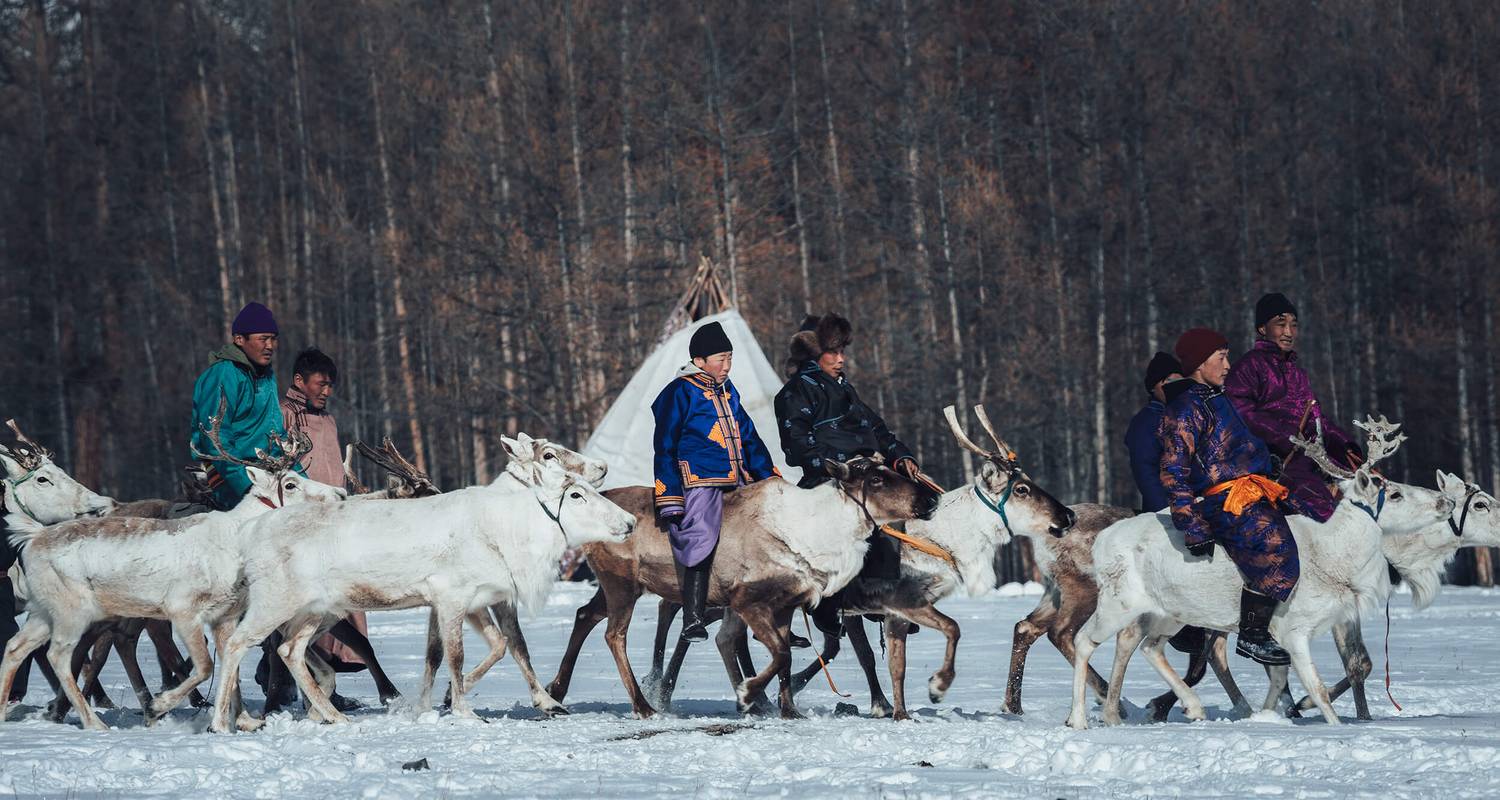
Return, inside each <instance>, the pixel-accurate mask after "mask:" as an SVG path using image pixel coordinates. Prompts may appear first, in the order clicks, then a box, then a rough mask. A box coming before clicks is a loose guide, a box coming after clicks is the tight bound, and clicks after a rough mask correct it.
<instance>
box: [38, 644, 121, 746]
mask: <svg viewBox="0 0 1500 800" xmlns="http://www.w3.org/2000/svg"><path fill="white" fill-rule="evenodd" d="M86 630H87V626H81V625H76V624H72V623H61V624H57V625H55V626H54V627H53V629H52V643H51V644H50V645H49V646H48V647H47V661H48V662H50V663H51V664H52V669H53V671H55V672H56V673H57V678H58V682H59V683H61V684H62V690H63V694H64V696H66V697H67V698H68V701H69V702H71V703H72V704H73V707H74V708H76V709H78V718H79V720H80V721H82V723H83V727H84V728H86V729H88V730H95V731H103V730H109V728H108V726H106V725H105V724H104V723H103V722H101V721H100V720H99V717H98V716H97V715H96V714H94V709H92V708H90V707H89V704H88V700H87V699H85V698H84V696H83V690H82V689H80V688H78V683H77V681H75V680H74V678H73V671H72V665H73V653H74V651H75V650H76V649H77V648H78V642H79V640H80V639H82V638H83V636H84V634H85V631H86Z"/></svg>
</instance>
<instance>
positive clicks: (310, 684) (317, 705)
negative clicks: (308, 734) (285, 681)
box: [276, 614, 349, 723]
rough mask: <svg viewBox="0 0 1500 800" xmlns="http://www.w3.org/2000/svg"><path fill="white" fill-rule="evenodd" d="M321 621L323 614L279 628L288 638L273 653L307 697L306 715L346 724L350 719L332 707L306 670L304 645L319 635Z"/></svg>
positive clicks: (303, 617) (296, 619)
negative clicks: (316, 715)
mask: <svg viewBox="0 0 1500 800" xmlns="http://www.w3.org/2000/svg"><path fill="white" fill-rule="evenodd" d="M322 622H323V615H322V614H303V615H301V616H299V617H296V618H294V619H293V620H292V621H291V622H289V623H287V624H286V625H285V626H284V627H283V628H282V630H283V631H285V632H286V633H287V634H288V635H287V636H285V637H283V639H282V641H281V645H280V646H279V647H277V648H276V654H277V655H279V656H281V660H282V661H283V662H285V663H286V667H287V670H288V671H290V672H291V673H292V679H293V680H295V681H296V682H297V686H298V688H300V689H301V690H302V696H303V697H305V698H307V705H308V708H309V712H312V711H316V712H317V714H318V716H319V717H321V719H322V721H323V722H329V723H339V722H348V721H349V718H348V717H346V716H344V714H343V712H341V711H339V710H338V709H337V708H334V707H333V702H332V701H330V700H329V699H328V695H327V694H325V693H324V692H323V687H321V686H319V685H318V681H317V679H316V678H314V677H313V674H312V672H311V671H310V670H308V668H307V646H308V645H309V644H311V643H312V640H313V637H315V636H317V635H318V628H319V627H320V625H321V624H322ZM309 716H311V713H309Z"/></svg>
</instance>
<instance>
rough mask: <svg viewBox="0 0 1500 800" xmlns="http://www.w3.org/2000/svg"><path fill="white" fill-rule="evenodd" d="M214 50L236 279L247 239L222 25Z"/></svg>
mask: <svg viewBox="0 0 1500 800" xmlns="http://www.w3.org/2000/svg"><path fill="white" fill-rule="evenodd" d="M214 50H215V53H216V55H215V59H216V62H215V63H216V64H217V67H218V68H217V69H216V70H215V71H214V79H215V81H216V82H217V83H218V89H219V92H218V94H219V121H220V124H219V149H220V150H221V151H223V154H224V199H225V201H226V205H227V206H228V210H229V243H230V245H231V252H230V256H231V261H230V264H231V267H232V268H233V270H234V271H235V272H236V273H237V274H236V279H237V280H243V278H244V275H245V243H244V241H245V240H244V236H243V234H242V232H241V230H240V200H239V195H240V185H239V166H238V164H237V160H236V158H235V152H234V126H233V125H231V124H230V121H229V119H230V118H229V108H230V106H229V90H228V89H226V88H225V86H224V42H223V37H222V36H221V35H220V32H219V26H218V25H214Z"/></svg>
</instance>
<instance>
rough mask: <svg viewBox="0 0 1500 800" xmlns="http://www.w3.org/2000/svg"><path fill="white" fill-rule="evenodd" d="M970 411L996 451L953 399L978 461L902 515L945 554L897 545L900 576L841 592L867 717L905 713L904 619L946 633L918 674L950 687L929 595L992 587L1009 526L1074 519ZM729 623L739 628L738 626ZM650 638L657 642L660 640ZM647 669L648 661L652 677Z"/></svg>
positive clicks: (811, 671)
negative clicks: (926, 506)
mask: <svg viewBox="0 0 1500 800" xmlns="http://www.w3.org/2000/svg"><path fill="white" fill-rule="evenodd" d="M974 413H975V415H976V416H978V418H979V422H980V424H981V425H982V426H983V427H984V430H985V432H986V433H987V434H989V436H990V439H991V440H992V441H993V442H994V443H995V448H996V449H994V450H990V449H987V448H984V447H980V446H979V445H977V444H975V443H974V441H973V440H972V439H970V438H969V437H968V435H967V434H965V433H964V431H963V428H962V426H961V425H960V424H959V421H958V415H957V412H956V411H955V410H954V407H953V406H948V407H947V408H945V409H943V415H944V416H945V417H946V418H947V420H948V427H949V429H950V430H951V431H952V433H953V436H954V438H955V439H957V441H958V443H959V445H960V446H962V447H963V448H964V449H966V450H969V451H971V452H973V453H975V454H977V455H978V456H979V457H980V458H981V459H983V460H984V463H983V465H982V466H981V468H980V471H979V474H978V475H977V476H976V477H975V478H974V480H973V481H972V482H971V483H969V484H966V485H964V486H962V487H960V488H958V489H955V490H953V491H950V492H947V493H945V494H944V495H943V496H942V499H941V500H940V501H939V503H938V508H937V511H936V512H934V513H933V515H932V519H930V520H913V521H910V522H908V523H906V533H908V534H911V535H913V536H915V537H917V538H919V539H923V540H926V541H928V542H932V543H934V544H936V545H937V547H938V548H939V551H938V552H941V553H946V554H948V556H950V557H951V561H950V560H949V558H944V557H943V556H940V555H934V554H932V553H928V552H923V551H922V550H919V549H916V548H913V547H907V548H902V553H901V577H900V578H899V579H897V580H872V579H866V578H856V579H855V580H854V581H853V582H852V583H851V584H850V585H851V586H852V587H853V588H854V591H853V592H850V593H849V596H848V600H847V603H848V605H847V606H846V609H845V615H846V616H845V621H844V625H845V629H846V630H848V631H849V632H850V637H849V641H850V645H851V646H852V647H853V648H854V650H855V655H856V657H857V658H858V659H859V663H860V666H861V667H862V668H864V673H865V679H866V681H867V682H868V684H869V686H870V698H871V700H870V704H871V709H870V715H871V716H873V717H884V716H892V715H894V717H895V718H896V719H897V720H904V719H908V718H909V715H908V713H907V710H906V698H905V694H906V692H905V674H906V657H905V656H906V637H907V625H906V624H905V623H907V622H913V623H916V624H919V625H923V626H926V627H930V628H934V629H936V630H939V631H941V632H942V633H943V635H944V636H945V637H946V639H947V648H946V650H945V653H944V658H943V664H942V666H941V667H939V668H938V670H937V671H936V672H935V673H933V675H932V676H931V677H930V678H929V679H928V681H927V695H928V699H929V700H931V701H932V702H934V703H939V702H942V699H943V697H944V696H945V695H946V694H947V691H948V688H949V687H950V686H952V685H953V679H954V675H955V667H954V661H955V658H956V656H957V652H958V639H959V627H958V623H957V622H955V621H954V620H953V619H952V618H950V617H948V616H947V615H946V614H943V613H942V612H941V611H938V610H937V608H936V605H935V604H936V603H937V601H939V600H941V599H943V598H944V597H948V596H949V595H951V594H953V593H955V592H958V591H959V590H964V591H967V592H968V594H969V595H970V596H975V595H978V594H980V593H983V592H986V591H989V590H990V589H991V588H992V587H993V586H994V585H995V561H994V559H995V552H996V551H997V550H999V548H1001V547H1003V546H1004V545H1005V544H1007V543H1009V542H1010V540H1011V536H1012V534H1013V533H1014V532H1015V531H1017V530H1019V529H1026V530H1033V529H1034V530H1048V531H1050V532H1051V533H1052V534H1053V535H1054V536H1060V535H1062V533H1063V532H1064V531H1066V530H1067V529H1068V528H1069V527H1070V526H1071V525H1072V524H1073V521H1074V517H1073V512H1071V511H1069V510H1068V509H1067V508H1066V507H1064V506H1063V505H1062V504H1061V503H1059V502H1058V501H1057V500H1055V499H1053V497H1052V496H1051V495H1049V494H1048V493H1047V492H1046V491H1044V490H1043V489H1042V488H1041V487H1039V486H1037V485H1036V484H1035V483H1033V482H1032V480H1031V478H1030V477H1029V476H1027V475H1026V474H1025V472H1024V471H1023V470H1022V468H1021V465H1020V463H1019V461H1018V460H1017V458H1016V455H1015V451H1014V450H1013V449H1012V448H1011V447H1010V446H1009V445H1008V444H1006V443H1005V441H1004V440H1003V439H1001V438H1000V437H999V435H998V434H997V433H996V432H995V428H994V426H993V425H992V424H990V419H989V415H988V414H986V413H985V410H984V407H983V406H982V405H981V406H975V407H974ZM663 603H664V604H665V601H663ZM863 614H882V615H884V616H885V618H886V620H887V621H888V622H895V624H888V625H886V644H887V646H888V647H889V650H890V656H889V658H888V660H887V664H888V668H889V670H890V673H891V687H892V692H893V693H894V695H895V699H896V703H895V706H894V708H893V707H892V706H891V705H890V703H889V702H888V701H887V700H886V699H885V693H884V692H883V691H882V690H881V687H880V680H879V678H878V677H877V676H876V674H875V655H874V652H873V651H872V650H871V649H870V644H869V640H868V639H867V638H866V637H865V635H864V623H863V618H862V615H863ZM727 624H734V623H733V622H730V623H727ZM738 629H742V626H740V627H739V628H738ZM856 629H857V630H856ZM658 641H661V640H660V638H659V639H658ZM838 642H839V637H837V636H825V637H824V648H825V649H824V652H823V654H822V656H821V660H822V661H823V662H825V663H826V662H828V661H831V660H833V658H834V656H835V655H837V653H838ZM744 644H745V640H744V638H743V635H741V642H740V647H739V648H737V656H739V657H741V658H748V650H747V649H745V648H744ZM687 646H688V643H687V642H686V641H685V640H680V639H679V640H678V644H677V650H676V652H674V653H673V654H672V662H671V670H670V672H668V673H667V674H666V675H665V676H664V677H662V678H659V679H658V680H657V681H656V683H657V684H658V685H659V686H660V687H661V692H660V696H661V697H662V699H663V701H664V702H663V705H666V704H667V703H670V701H671V691H672V688H673V687H675V685H676V682H677V669H678V668H679V667H680V666H681V664H682V654H683V652H684V651H685V649H686V648H687ZM820 668H821V665H820V664H819V663H817V662H814V663H813V664H811V665H809V666H808V667H807V668H805V669H803V670H802V671H800V672H798V673H796V674H795V675H793V677H792V692H793V694H794V695H795V694H796V693H797V692H798V691H800V690H801V689H802V687H804V686H805V685H806V684H807V683H808V681H809V680H811V679H812V678H813V677H814V676H815V675H816V673H817V671H818V670H819V669H820ZM655 672H656V670H655V668H653V675H654V674H655ZM650 683H651V679H649V678H648V685H650Z"/></svg>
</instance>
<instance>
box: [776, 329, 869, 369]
mask: <svg viewBox="0 0 1500 800" xmlns="http://www.w3.org/2000/svg"><path fill="white" fill-rule="evenodd" d="M853 340H854V328H853V326H851V325H850V324H849V320H847V319H844V318H843V317H841V316H839V315H838V314H824V315H823V316H821V317H818V316H812V315H809V316H808V317H807V318H806V319H804V320H802V326H801V328H800V329H798V331H797V333H796V334H795V335H794V336H792V341H791V342H790V343H789V344H788V345H787V348H786V349H787V359H786V374H787V376H788V377H790V376H792V375H795V374H797V370H799V369H801V368H802V365H803V364H805V363H807V362H809V361H817V360H818V357H819V356H821V355H823V354H824V353H827V352H829V351H831V350H843V349H844V348H845V347H848V346H849V343H850V342H851V341H853Z"/></svg>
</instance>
